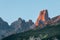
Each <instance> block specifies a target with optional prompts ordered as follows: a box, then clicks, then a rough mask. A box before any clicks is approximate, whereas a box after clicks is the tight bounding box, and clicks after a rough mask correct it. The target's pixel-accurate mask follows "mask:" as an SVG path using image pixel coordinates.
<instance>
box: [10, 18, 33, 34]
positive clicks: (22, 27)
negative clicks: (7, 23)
mask: <svg viewBox="0 0 60 40" xmlns="http://www.w3.org/2000/svg"><path fill="white" fill-rule="evenodd" d="M33 24H34V23H33V22H32V20H29V21H28V22H25V20H23V19H21V18H19V19H18V20H17V21H15V22H13V23H12V24H11V27H13V30H14V32H16V33H19V32H24V31H27V30H29V29H30V26H31V25H33Z"/></svg>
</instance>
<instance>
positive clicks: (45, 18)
mask: <svg viewBox="0 0 60 40" xmlns="http://www.w3.org/2000/svg"><path fill="white" fill-rule="evenodd" d="M48 20H49V17H48V11H47V10H42V11H41V12H40V14H39V16H38V18H37V21H36V23H35V25H36V26H39V25H40V26H43V25H44V24H46V21H48Z"/></svg>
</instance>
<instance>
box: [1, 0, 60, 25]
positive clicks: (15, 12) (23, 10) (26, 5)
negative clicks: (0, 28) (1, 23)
mask: <svg viewBox="0 0 60 40" xmlns="http://www.w3.org/2000/svg"><path fill="white" fill-rule="evenodd" d="M43 9H47V10H48V13H49V17H51V18H52V17H54V16H57V15H60V0H0V17H2V19H3V20H5V21H6V22H8V23H9V24H11V23H12V22H14V21H15V20H17V19H18V18H19V17H21V18H22V19H25V20H26V21H28V20H29V19H31V20H33V21H34V22H35V21H36V19H37V17H38V15H39V12H40V11H41V10H43Z"/></svg>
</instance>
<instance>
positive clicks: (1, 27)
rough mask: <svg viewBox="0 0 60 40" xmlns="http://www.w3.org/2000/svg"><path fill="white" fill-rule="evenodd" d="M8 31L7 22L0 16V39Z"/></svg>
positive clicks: (6, 34) (7, 33)
mask: <svg viewBox="0 0 60 40" xmlns="http://www.w3.org/2000/svg"><path fill="white" fill-rule="evenodd" d="M9 32H10V26H9V25H8V23H7V22H5V21H3V19H2V18H0V39H1V38H4V37H6V36H8V35H9Z"/></svg>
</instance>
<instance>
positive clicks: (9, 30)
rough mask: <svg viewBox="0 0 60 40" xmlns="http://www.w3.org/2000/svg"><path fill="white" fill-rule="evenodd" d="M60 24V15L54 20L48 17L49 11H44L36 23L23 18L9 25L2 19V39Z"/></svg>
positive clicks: (0, 31)
mask: <svg viewBox="0 0 60 40" xmlns="http://www.w3.org/2000/svg"><path fill="white" fill-rule="evenodd" d="M56 24H60V15H59V16H56V17H54V18H50V17H49V16H48V10H42V11H41V12H40V14H39V16H38V18H37V21H36V23H34V22H33V21H32V20H29V21H27V22H26V21H25V20H24V19H22V18H18V19H17V20H16V21H14V22H13V23H11V25H9V24H8V23H7V22H5V21H4V20H3V19H2V18H1V17H0V39H1V38H4V37H6V36H9V35H12V34H16V33H21V32H25V31H28V30H30V29H36V27H40V28H44V27H46V25H56Z"/></svg>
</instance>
